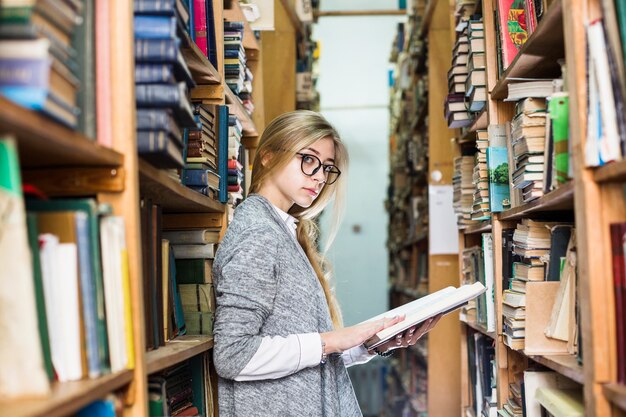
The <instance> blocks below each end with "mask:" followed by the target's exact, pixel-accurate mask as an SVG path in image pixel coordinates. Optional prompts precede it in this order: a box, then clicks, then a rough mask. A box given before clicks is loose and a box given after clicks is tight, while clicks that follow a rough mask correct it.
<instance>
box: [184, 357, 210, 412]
mask: <svg viewBox="0 0 626 417" xmlns="http://www.w3.org/2000/svg"><path fill="white" fill-rule="evenodd" d="M205 360H206V359H205V355H196V356H194V357H192V358H191V359H189V368H190V369H191V389H192V391H193V405H194V406H195V407H196V408H197V409H198V415H200V416H205V415H206V412H205V410H206V384H205V381H207V382H208V383H209V384H210V383H211V381H210V380H209V376H208V375H206V377H205V374H206V369H205V366H204V365H205V364H204V362H205Z"/></svg>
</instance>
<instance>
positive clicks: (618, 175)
mask: <svg viewBox="0 0 626 417" xmlns="http://www.w3.org/2000/svg"><path fill="white" fill-rule="evenodd" d="M593 179H594V180H595V181H596V182H599V183H603V182H626V160H622V161H616V162H611V163H609V164H606V165H604V166H602V167H600V168H597V169H596V170H595V171H594V173H593Z"/></svg>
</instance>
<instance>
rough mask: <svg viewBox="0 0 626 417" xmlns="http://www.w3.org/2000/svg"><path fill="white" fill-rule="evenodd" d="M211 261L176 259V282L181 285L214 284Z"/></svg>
mask: <svg viewBox="0 0 626 417" xmlns="http://www.w3.org/2000/svg"><path fill="white" fill-rule="evenodd" d="M212 266H213V262H212V261H211V260H210V259H176V281H177V282H178V283H179V284H208V283H210V282H212V275H211V268H212Z"/></svg>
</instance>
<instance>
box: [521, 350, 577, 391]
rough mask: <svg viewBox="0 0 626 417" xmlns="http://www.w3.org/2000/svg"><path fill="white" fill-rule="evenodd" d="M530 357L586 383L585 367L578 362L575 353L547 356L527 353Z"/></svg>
mask: <svg viewBox="0 0 626 417" xmlns="http://www.w3.org/2000/svg"><path fill="white" fill-rule="evenodd" d="M527 356H528V358H529V359H532V360H533V361H535V362H537V363H540V364H542V365H543V366H546V367H548V368H550V369H552V370H553V371H556V372H558V373H560V374H561V375H565V376H566V377H568V378H569V379H571V380H572V381H576V382H578V383H579V384H584V383H585V375H584V374H583V367H582V366H580V365H579V364H578V361H577V360H576V356H574V355H546V356H534V355H527Z"/></svg>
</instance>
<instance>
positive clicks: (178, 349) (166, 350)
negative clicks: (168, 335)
mask: <svg viewBox="0 0 626 417" xmlns="http://www.w3.org/2000/svg"><path fill="white" fill-rule="evenodd" d="M211 348H213V338H212V337H210V336H180V337H177V338H176V339H174V340H171V341H169V342H167V344H166V345H165V346H161V347H160V348H158V349H155V350H151V351H149V352H147V353H146V369H147V373H148V375H150V374H153V373H155V372H159V371H162V370H163V369H166V368H169V367H170V366H173V365H176V364H178V363H181V362H182V361H184V360H187V359H189V358H192V357H194V356H196V355H199V354H200V353H202V352H206V351H208V350H209V349H211Z"/></svg>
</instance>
